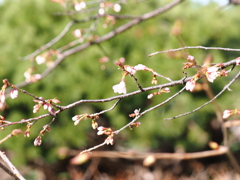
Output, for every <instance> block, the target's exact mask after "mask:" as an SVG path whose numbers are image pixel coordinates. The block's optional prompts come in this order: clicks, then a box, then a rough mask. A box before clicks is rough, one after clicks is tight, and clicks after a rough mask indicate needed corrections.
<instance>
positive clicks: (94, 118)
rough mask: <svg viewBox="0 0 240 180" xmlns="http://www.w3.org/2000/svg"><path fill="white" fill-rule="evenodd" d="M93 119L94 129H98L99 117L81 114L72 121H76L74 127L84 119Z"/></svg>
mask: <svg viewBox="0 0 240 180" xmlns="http://www.w3.org/2000/svg"><path fill="white" fill-rule="evenodd" d="M89 118H90V119H92V128H93V129H96V128H97V127H98V123H97V122H96V119H98V118H99V116H98V115H91V114H87V113H85V114H80V115H75V116H73V118H72V120H73V121H75V122H74V125H78V124H79V123H80V121H81V120H82V119H85V120H86V119H89Z"/></svg>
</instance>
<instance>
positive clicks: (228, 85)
mask: <svg viewBox="0 0 240 180" xmlns="http://www.w3.org/2000/svg"><path fill="white" fill-rule="evenodd" d="M239 76H240V72H239V73H238V74H237V75H236V76H235V77H234V78H233V79H232V80H231V81H230V82H229V83H228V84H227V85H226V86H224V88H223V89H222V90H221V91H220V92H219V93H218V94H217V95H216V96H214V98H212V99H211V100H210V101H208V102H206V103H204V104H203V105H202V106H199V107H198V108H196V109H194V110H192V111H189V112H186V113H183V114H180V115H177V116H174V117H171V118H166V119H165V120H171V119H176V118H179V117H182V116H186V115H188V114H192V113H194V112H196V111H198V110H199V109H201V108H203V107H204V106H206V105H208V104H209V103H211V102H213V101H214V100H215V99H217V98H218V96H220V95H221V94H222V93H223V92H224V91H225V90H227V89H228V88H229V87H230V85H232V83H233V82H234V81H235V80H236V79H237V78H238V77H239Z"/></svg>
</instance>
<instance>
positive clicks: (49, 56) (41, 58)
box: [35, 49, 59, 67]
mask: <svg viewBox="0 0 240 180" xmlns="http://www.w3.org/2000/svg"><path fill="white" fill-rule="evenodd" d="M57 55H59V52H58V51H55V50H53V49H51V50H49V51H47V52H44V53H43V54H40V55H38V56H37V57H36V58H35V60H36V62H37V64H43V63H46V64H47V66H48V67H50V66H52V64H53V57H54V56H57Z"/></svg>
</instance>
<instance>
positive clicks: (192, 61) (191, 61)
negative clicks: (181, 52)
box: [183, 55, 197, 69]
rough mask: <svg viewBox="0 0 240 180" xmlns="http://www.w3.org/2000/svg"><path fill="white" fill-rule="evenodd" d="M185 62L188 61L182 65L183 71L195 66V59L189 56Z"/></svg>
mask: <svg viewBox="0 0 240 180" xmlns="http://www.w3.org/2000/svg"><path fill="white" fill-rule="evenodd" d="M187 61H188V62H187V63H183V65H184V67H183V69H188V68H191V67H193V66H196V65H197V63H196V61H195V58H194V57H193V56H191V55H189V56H188V57H187Z"/></svg>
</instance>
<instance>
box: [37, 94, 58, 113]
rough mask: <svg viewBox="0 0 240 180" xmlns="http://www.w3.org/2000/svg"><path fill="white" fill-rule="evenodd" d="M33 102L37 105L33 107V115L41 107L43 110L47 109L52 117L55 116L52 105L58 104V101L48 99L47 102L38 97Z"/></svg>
mask: <svg viewBox="0 0 240 180" xmlns="http://www.w3.org/2000/svg"><path fill="white" fill-rule="evenodd" d="M33 101H34V102H36V103H38V104H36V105H34V106H33V113H36V112H38V111H39V109H40V108H41V107H43V109H47V110H48V111H49V112H50V113H51V114H52V115H54V116H55V115H56V111H55V109H54V108H53V104H52V103H55V104H58V103H60V101H59V100H58V99H56V98H53V99H49V100H44V99H43V98H42V97H40V98H38V99H34V100H33Z"/></svg>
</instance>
